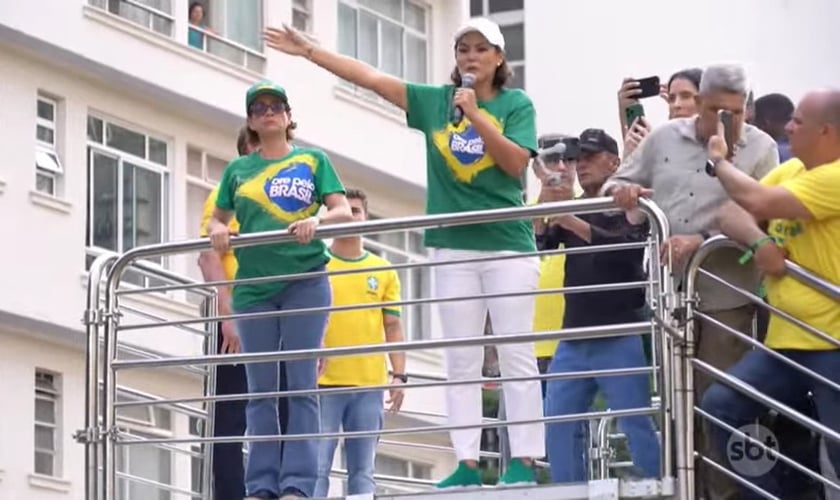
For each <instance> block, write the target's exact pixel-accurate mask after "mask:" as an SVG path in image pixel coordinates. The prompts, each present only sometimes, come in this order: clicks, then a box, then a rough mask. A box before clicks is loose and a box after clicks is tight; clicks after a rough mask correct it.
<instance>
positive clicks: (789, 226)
mask: <svg viewBox="0 0 840 500" xmlns="http://www.w3.org/2000/svg"><path fill="white" fill-rule="evenodd" d="M761 182H762V184H764V185H767V186H779V187H782V188H785V189H787V190H788V191H790V192H791V193H793V195H794V196H796V198H797V199H798V200H799V201H800V202H801V203H802V204H803V205H805V207H806V208H807V209H808V210H809V211H810V212H811V213H812V214H813V216H814V218H813V219H812V220H782V219H775V220H772V221H770V222H769V224H768V232H769V234H770V236H773V237H776V238H781V239H782V240H783V245H784V247H785V249H786V250H787V251H788V254H789V257H788V258H789V259H790V260H792V261H793V262H796V263H797V264H799V265H800V266H802V267H804V268H805V269H808V270H810V271H811V272H814V273H816V274H817V275H819V276H821V277H822V278H824V279H826V280H828V281H830V282H832V283H840V160H838V161H835V162H833V163H829V164H826V165H822V166H819V167H817V168H813V169H811V170H806V169H805V167H804V165H803V164H802V162H801V161H799V160H798V159H792V160H789V161H787V162H785V163H783V164H782V165H780V166H778V167H776V168H775V169H774V170H772V171H771V172H770V173H769V174H767V175H766V176H765V177H764V179H762V180H761ZM765 287H766V289H767V299H768V300H769V302H770V304H772V305H773V306H775V307H777V308H779V309H781V310H782V311H785V312H786V313H788V314H790V315H792V316H793V317H795V318H797V319H799V320H802V321H803V322H805V323H807V324H809V325H811V326H813V327H814V328H817V329H818V330H820V331H823V332H825V333H827V334H829V335H831V336H832V337H834V338H837V339H840V304H838V303H837V302H835V301H834V300H832V299H830V298H828V297H826V296H825V295H823V294H822V293H820V292H818V291H816V290H813V289H811V288H809V287H808V286H806V285H803V284H802V283H800V282H799V281H797V280H796V278H794V277H792V276H787V275H786V276H782V277H781V278H772V277H767V278H765ZM765 344H766V345H767V347H770V348H772V349H803V350H824V349H833V348H834V347H833V346H832V345H831V344H829V343H828V342H826V341H824V340H821V339H819V338H817V337H815V336H814V335H812V334H810V333H808V332H806V331H805V330H803V329H801V328H799V327H798V326H795V325H793V324H791V323H790V322H788V321H786V320H785V319H782V318H778V317H776V316H775V315H772V317H771V319H770V326H769V327H768V331H767V340H766V341H765Z"/></svg>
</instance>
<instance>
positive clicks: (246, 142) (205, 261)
mask: <svg viewBox="0 0 840 500" xmlns="http://www.w3.org/2000/svg"><path fill="white" fill-rule="evenodd" d="M258 147H259V138H257V137H256V134H254V133H253V132H252V131H250V130H249V129H248V127H247V126H245V127H242V129H241V130H240V131H239V137H238V139H237V141H236V149H237V151H238V152H239V155H240V156H244V155H248V154H251V153H252V152H254V151H256V150H257V149H258ZM218 194H219V188H218V186H217V187H216V188H214V189H213V191H211V192H210V195H209V196H208V197H207V200H206V201H205V203H204V213H203V215H202V218H201V229H200V234H201V236H207V223H208V222H209V221H210V218H211V217H212V216H213V210H214V209H215V208H216V197H217V196H218ZM230 227H231V229H232V230H233V231H234V232H236V231H238V229H239V224H238V223H237V222H236V219H233V220H231V222H230ZM198 266H199V267H200V268H201V274H202V276H203V277H204V280H205V281H225V280H232V279H234V278H235V277H236V268H237V265H236V258H235V257H234V256H233V252H232V251H228V252H227V253H225V254H223V255H220V254H218V253H216V252H215V251H214V250H206V251H204V252H201V254H200V255H199V258H198ZM217 291H218V311H217V312H218V315H219V316H227V315H229V314H231V309H230V304H231V303H230V287H229V286H218V287H217ZM218 328H219V330H218V331H219V345H218V349H219V352H220V353H228V352H230V353H236V352H239V336H238V335H237V334H236V327H235V325H234V322H233V321H222V322H220V323H219V325H218ZM280 385H281V388H280V390H281V391H282V390H285V377H283V376H281V377H280ZM247 392H248V383H247V380H246V377H245V366H244V365H218V366H217V367H216V394H220V395H221V394H243V393H247ZM246 403H247V401H244V400H241V401H219V402H217V403H216V405H215V412H214V418H215V426H214V429H213V430H214V435H215V436H242V435H244V434H245V405H246ZM286 408H287V406H286V403H285V401H284V400H280V402H279V404H278V413H279V420H280V428H281V429H283V428H285V427H286V421H287V419H288V411H287V409H286ZM281 445H282V443H281ZM213 491H214V498H215V499H216V500H241V499H242V498H243V497H244V496H245V477H244V468H243V460H242V443H216V444H214V445H213Z"/></svg>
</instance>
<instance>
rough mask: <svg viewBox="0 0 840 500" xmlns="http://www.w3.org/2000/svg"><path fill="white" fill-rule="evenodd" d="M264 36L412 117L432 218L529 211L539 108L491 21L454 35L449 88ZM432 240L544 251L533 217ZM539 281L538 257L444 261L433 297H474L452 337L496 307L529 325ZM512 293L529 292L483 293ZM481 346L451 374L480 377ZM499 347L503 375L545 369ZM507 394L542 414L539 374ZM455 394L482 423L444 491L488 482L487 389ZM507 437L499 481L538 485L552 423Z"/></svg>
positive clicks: (458, 351)
mask: <svg viewBox="0 0 840 500" xmlns="http://www.w3.org/2000/svg"><path fill="white" fill-rule="evenodd" d="M266 40H267V44H268V46H269V47H272V48H275V49H277V50H280V51H283V52H285V53H287V54H291V55H298V56H304V57H306V58H307V59H309V60H310V61H312V62H314V63H315V64H317V65H319V66H321V67H322V68H324V69H326V70H327V71H330V72H331V73H334V74H335V75H337V76H339V77H340V78H343V79H344V80H348V81H350V82H352V83H354V84H356V85H358V86H360V87H363V88H366V89H369V90H372V91H374V92H376V93H377V94H379V95H380V96H382V97H383V98H385V99H386V100H388V101H389V102H391V103H392V104H394V105H396V106H398V107H399V108H401V109H402V110H404V111H405V112H406V115H407V122H408V125H409V127H411V128H414V129H417V130H419V131H421V132H423V134H424V135H425V136H426V156H427V179H428V187H427V192H428V197H427V203H426V211H427V213H429V214H440V213H452V212H464V211H469V210H483V209H495V208H513V207H519V206H522V204H523V201H522V194H521V190H522V186H521V183H520V180H519V179H520V175H521V174H522V172H523V170H524V169H525V168H526V166H527V165H528V162H529V159H530V158H531V157H532V156H534V155H535V152H536V149H537V134H536V126H535V114H534V106H533V104H532V103H531V99H530V98H528V96H527V95H526V94H525V93H524V92H523V91H522V90H519V89H508V88H506V87H505V84H506V83H507V81H508V79H509V78H510V76H511V72H510V70H509V68H508V65H507V63H506V61H505V40H504V36H503V35H502V33H501V30H500V29H499V26H498V25H496V24H495V23H493V22H492V21H489V20H487V19H471V20H469V21H468V22H467V23H466V24H465V25H464V26H462V27H461V28H460V29H459V30H458V31H456V32H455V36H454V39H453V49H454V56H455V69H454V71H453V72H452V83H451V84H448V85H424V84H417V83H406V82H404V81H402V80H400V79H399V78H397V77H394V76H392V75H389V74H386V73H383V72H381V71H378V70H376V69H374V68H372V67H370V66H368V65H367V64H365V63H363V62H361V61H358V60H356V59H353V58H350V57H346V56H342V55H339V54H336V53H334V52H330V51H328V50H326V49H324V48H323V47H319V46H317V45H315V44H313V43H311V42H310V41H309V40H307V39H306V38H305V37H304V36H302V35H301V34H300V33H298V32H297V31H295V30H294V29H292V28H289V27H284V28H282V29H269V30H268V31H267V32H266ZM425 244H426V246H427V247H432V248H434V249H435V256H434V258H435V260H437V261H451V260H470V259H472V260H475V259H476V258H477V257H492V256H502V255H510V254H517V253H525V252H534V251H536V248H535V244H534V231H533V227H532V224H531V221H529V220H520V221H510V222H497V223H487V224H476V225H470V226H458V227H444V228H434V229H429V230H427V231H426V235H425ZM538 278H539V260H538V258H537V257H535V256H533V257H522V258H517V259H512V260H504V261H496V262H492V261H489V262H488V261H483V262H471V263H458V264H450V265H444V266H440V267H438V268H437V269H436V274H435V296H436V297H438V298H451V297H477V298H476V299H474V300H466V301H455V302H451V303H445V304H441V305H440V319H441V326H442V330H443V335H444V336H446V337H449V338H455V337H458V338H463V337H475V336H480V335H482V334H483V331H484V323H485V320H486V316H487V313H488V311H489V313H490V316H491V319H492V322H493V331H494V334H496V335H504V334H516V333H523V332H530V331H532V330H533V325H532V318H533V308H534V297H533V296H532V295H528V294H526V293H522V292H529V291H532V290H535V289H536V287H537V280H538ZM510 293H514V294H515V293H520V294H521V295H518V296H514V297H504V298H493V299H484V298H482V297H483V296H484V295H487V294H498V295H504V294H510ZM482 352H483V351H482V348H481V347H479V346H476V347H458V348H453V349H449V350H447V353H446V354H447V356H446V359H447V373H448V377H449V379H450V380H466V379H475V378H479V377H481V366H482ZM498 352H499V362H500V368H501V373H502V375H503V376H505V377H537V376H538V372H537V363H536V358H535V356H534V346H533V344H505V345H500V346H498ZM394 383H400V381H398V380H395V381H394ZM503 392H504V396H505V403H506V408H508V416H509V417H510V418H511V420H536V419H539V418H541V417H542V398H541V393H540V383H539V381H537V380H534V381H528V382H505V383H504V391H503ZM446 400H447V407H448V415H449V423H450V424H453V425H458V426H465V425H475V426H476V427H475V428H471V429H461V430H455V431H452V432H451V439H452V444H453V447H454V448H455V454H456V456H457V458H458V460H459V466H458V468H457V469H456V470H455V472H454V473H453V474H452V475H450V476H449V477H447V478H446V479H444V480H443V481H441V482H440V483H438V487H453V486H480V485H481V477H480V475H479V472H478V459H479V444H480V441H481V430H480V429H479V428H478V426H479V425H480V424H481V420H482V412H481V387H480V386H479V385H477V384H469V385H455V386H447V388H446ZM509 433H510V441H511V449H512V450H511V451H512V456H513V457H514V458H513V460H512V461H511V464H510V466H509V467H508V468H507V471H506V472H505V474H504V475H503V476H502V478H501V482H502V483H504V484H513V483H527V482H533V481H534V473H533V469H532V467H531V465H532V460H533V458H534V457H542V456H544V453H545V437H544V434H545V430H544V426H543V424H541V423H536V424H524V425H517V426H514V427H511V428H510V430H509Z"/></svg>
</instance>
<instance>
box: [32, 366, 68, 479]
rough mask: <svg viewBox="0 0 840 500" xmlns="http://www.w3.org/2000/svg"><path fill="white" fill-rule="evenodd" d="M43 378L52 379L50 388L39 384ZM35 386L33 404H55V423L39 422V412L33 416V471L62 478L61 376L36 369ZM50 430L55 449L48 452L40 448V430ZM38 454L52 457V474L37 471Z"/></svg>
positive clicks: (49, 371)
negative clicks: (43, 402)
mask: <svg viewBox="0 0 840 500" xmlns="http://www.w3.org/2000/svg"><path fill="white" fill-rule="evenodd" d="M42 376H48V377H52V381H51V383H50V387H44V386H43V385H41V384H39V382H40V381H41V377H42ZM34 382H35V385H34V391H33V392H34V394H33V396H34V398H33V402H34V404H35V406H37V404H38V403H37V401H39V400H41V401H49V402H51V403H52V404H53V420H54V421H53V422H43V421H39V420H38V413H37V411H36V412H35V413H34V414H33V419H32V420H33V428H34V430H35V432H34V435H33V450H32V460H33V463H32V470H33V472H34V473H35V474H38V475H42V476H47V477H56V478H60V477H62V473H63V471H62V466H63V461H62V447H61V439H62V428H61V427H62V418H61V417H62V394H61V392H62V390H61V374H60V373H57V372H54V371H51V370H46V369H43V368H36V369H35V380H34ZM39 428H48V429H51V430H52V435H53V437H52V441H53V449H52V450H48V449H44V448H40V447H39V446H38V442H37V440H38V429H39ZM38 454H46V455H50V456H52V473H47V472H42V471H38V470H37V465H38V461H37V457H38Z"/></svg>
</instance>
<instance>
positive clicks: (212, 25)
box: [201, 0, 265, 73]
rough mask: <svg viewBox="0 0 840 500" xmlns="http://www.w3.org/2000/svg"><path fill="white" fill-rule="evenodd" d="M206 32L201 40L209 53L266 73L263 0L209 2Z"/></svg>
mask: <svg viewBox="0 0 840 500" xmlns="http://www.w3.org/2000/svg"><path fill="white" fill-rule="evenodd" d="M204 4H205V16H206V17H205V19H206V22H207V25H206V28H207V29H206V30H204V31H203V35H204V36H203V37H201V38H202V39H203V40H202V45H203V48H204V50H205V51H206V52H209V53H210V54H213V55H215V56H217V57H220V58H222V59H224V60H226V61H228V62H231V63H233V64H236V65H239V66H244V67H246V68H248V69H250V70H252V71H256V72H260V73H261V72H262V71H263V69H264V66H265V56H264V55H263V54H262V50H263V44H262V32H263V12H262V1H260V0H207V1H206V2H204Z"/></svg>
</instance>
